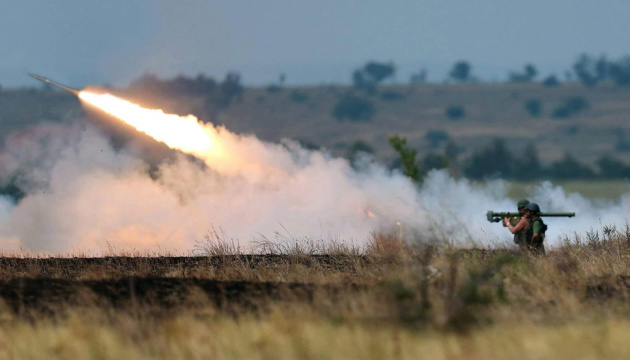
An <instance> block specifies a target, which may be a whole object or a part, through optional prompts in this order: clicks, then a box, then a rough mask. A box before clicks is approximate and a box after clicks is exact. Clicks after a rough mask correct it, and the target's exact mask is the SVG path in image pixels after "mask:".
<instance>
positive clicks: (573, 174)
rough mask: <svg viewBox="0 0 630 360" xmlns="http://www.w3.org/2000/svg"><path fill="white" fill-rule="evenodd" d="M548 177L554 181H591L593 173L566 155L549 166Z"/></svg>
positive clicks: (569, 155)
mask: <svg viewBox="0 0 630 360" xmlns="http://www.w3.org/2000/svg"><path fill="white" fill-rule="evenodd" d="M549 175H550V176H551V177H552V178H554V179H591V178H593V177H594V175H595V173H594V172H593V170H592V169H591V168H590V167H588V166H586V165H584V164H582V163H580V162H579V161H578V160H577V159H576V158H575V157H573V156H572V155H571V154H569V153H567V154H565V155H564V158H563V159H562V160H560V161H556V162H554V163H553V164H552V165H551V167H550V168H549Z"/></svg>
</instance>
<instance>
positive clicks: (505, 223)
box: [503, 217, 510, 227]
mask: <svg viewBox="0 0 630 360" xmlns="http://www.w3.org/2000/svg"><path fill="white" fill-rule="evenodd" d="M509 222H510V218H507V217H506V218H503V227H505V226H507V224H508V223H509Z"/></svg>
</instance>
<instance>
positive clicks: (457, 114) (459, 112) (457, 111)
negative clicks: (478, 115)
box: [444, 105, 466, 120]
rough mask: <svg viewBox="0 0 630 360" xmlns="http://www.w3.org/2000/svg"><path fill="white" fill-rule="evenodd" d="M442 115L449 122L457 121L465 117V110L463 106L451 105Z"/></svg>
mask: <svg viewBox="0 0 630 360" xmlns="http://www.w3.org/2000/svg"><path fill="white" fill-rule="evenodd" d="M444 115H446V117H447V118H449V119H451V120H459V119H461V118H463V117H464V116H466V110H465V109H464V107H463V106H459V105H451V106H449V107H447V108H446V110H445V111H444Z"/></svg>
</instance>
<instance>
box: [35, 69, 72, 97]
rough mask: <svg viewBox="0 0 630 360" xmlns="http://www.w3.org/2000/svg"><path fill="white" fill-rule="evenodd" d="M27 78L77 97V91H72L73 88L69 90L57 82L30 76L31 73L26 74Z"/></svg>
mask: <svg viewBox="0 0 630 360" xmlns="http://www.w3.org/2000/svg"><path fill="white" fill-rule="evenodd" d="M28 76H30V77H32V78H34V79H37V80H39V81H41V82H43V83H45V84H48V85H52V86H54V87H56V88H58V89H61V90H63V91H67V92H69V93H70V94H72V95H77V96H78V95H79V90H77V89H73V88H71V87H69V86H66V85H62V84H60V83H58V82H54V81H52V80H50V79H46V78H45V77H43V76H39V75H35V74H32V73H28Z"/></svg>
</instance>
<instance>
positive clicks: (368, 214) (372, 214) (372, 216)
mask: <svg viewBox="0 0 630 360" xmlns="http://www.w3.org/2000/svg"><path fill="white" fill-rule="evenodd" d="M367 216H369V217H371V218H375V217H376V215H374V213H373V212H371V211H370V210H368V211H367Z"/></svg>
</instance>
